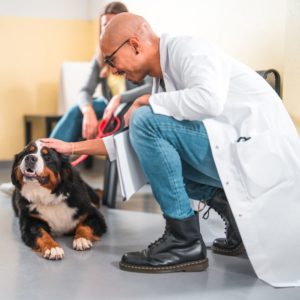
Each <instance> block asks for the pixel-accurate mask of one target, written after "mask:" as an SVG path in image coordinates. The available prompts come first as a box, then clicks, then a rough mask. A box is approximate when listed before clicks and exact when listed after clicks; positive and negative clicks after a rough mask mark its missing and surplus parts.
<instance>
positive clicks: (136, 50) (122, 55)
mask: <svg viewBox="0 0 300 300" xmlns="http://www.w3.org/2000/svg"><path fill="white" fill-rule="evenodd" d="M106 40H107V39H106ZM101 49H102V53H103V56H104V62H106V64H107V65H109V66H110V68H111V71H112V73H113V74H124V75H125V77H126V79H128V80H130V81H132V82H136V83H137V82H140V81H142V80H143V79H144V77H145V76H146V75H147V70H146V64H145V58H144V52H143V51H142V49H143V48H142V47H141V44H140V41H139V40H138V39H137V38H129V39H125V40H124V41H121V42H120V43H119V44H118V45H117V46H115V47H114V48H113V47H111V45H109V43H106V42H105V41H104V42H101Z"/></svg>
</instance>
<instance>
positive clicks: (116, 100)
mask: <svg viewBox="0 0 300 300" xmlns="http://www.w3.org/2000/svg"><path fill="white" fill-rule="evenodd" d="M120 103H121V96H120V95H115V96H113V97H112V98H111V100H110V101H109V103H108V104H107V106H106V108H105V110H104V114H103V119H107V120H109V119H110V118H111V116H112V115H113V113H114V112H115V111H116V109H117V108H118V106H119V105H120Z"/></svg>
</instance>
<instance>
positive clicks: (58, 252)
mask: <svg viewBox="0 0 300 300" xmlns="http://www.w3.org/2000/svg"><path fill="white" fill-rule="evenodd" d="M43 256H44V258H47V259H51V260H60V259H62V258H63V257H64V249H63V248H60V247H54V248H50V249H46V250H45V251H44V252H43Z"/></svg>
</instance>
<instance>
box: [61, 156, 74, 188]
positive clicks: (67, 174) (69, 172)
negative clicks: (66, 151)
mask: <svg viewBox="0 0 300 300" xmlns="http://www.w3.org/2000/svg"><path fill="white" fill-rule="evenodd" d="M60 158H61V172H60V176H61V181H62V182H64V181H66V180H70V181H72V179H73V169H72V166H71V164H70V161H69V157H68V156H65V155H60Z"/></svg>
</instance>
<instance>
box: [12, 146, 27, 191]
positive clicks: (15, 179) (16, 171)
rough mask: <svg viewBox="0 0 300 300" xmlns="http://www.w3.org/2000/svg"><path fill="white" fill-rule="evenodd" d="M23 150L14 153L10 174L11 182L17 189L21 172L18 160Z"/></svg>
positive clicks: (19, 185) (19, 186)
mask: <svg viewBox="0 0 300 300" xmlns="http://www.w3.org/2000/svg"><path fill="white" fill-rule="evenodd" d="M23 152H24V151H22V152H21V153H19V154H16V155H15V158H14V162H13V165H12V170H11V176H10V178H11V182H12V184H13V185H14V186H16V187H17V188H18V189H20V188H21V183H20V178H19V176H20V173H21V171H20V166H19V161H20V158H21V156H22V155H23Z"/></svg>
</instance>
